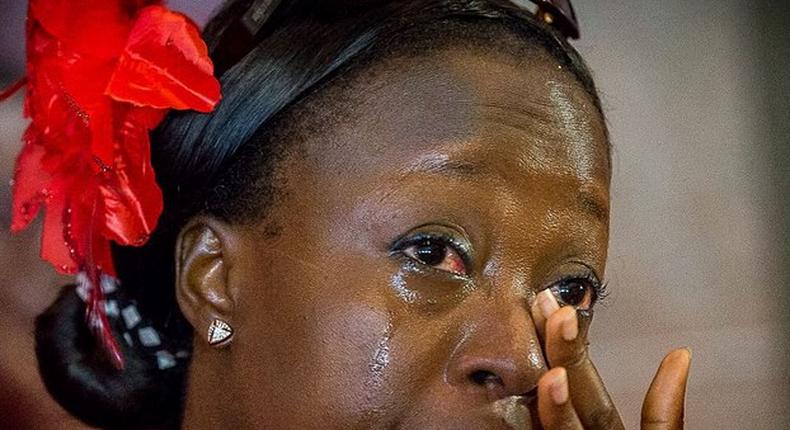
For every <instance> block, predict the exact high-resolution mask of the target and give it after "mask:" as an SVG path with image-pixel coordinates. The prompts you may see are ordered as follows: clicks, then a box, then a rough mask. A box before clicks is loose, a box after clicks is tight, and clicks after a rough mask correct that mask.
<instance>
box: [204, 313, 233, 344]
mask: <svg viewBox="0 0 790 430" xmlns="http://www.w3.org/2000/svg"><path fill="white" fill-rule="evenodd" d="M232 337H233V327H231V326H230V324H228V323H227V322H225V321H222V320H221V319H215V320H214V321H212V322H211V325H210V326H209V327H208V344H209V345H211V346H216V347H222V346H225V345H227V344H229V343H230V340H231V338H232Z"/></svg>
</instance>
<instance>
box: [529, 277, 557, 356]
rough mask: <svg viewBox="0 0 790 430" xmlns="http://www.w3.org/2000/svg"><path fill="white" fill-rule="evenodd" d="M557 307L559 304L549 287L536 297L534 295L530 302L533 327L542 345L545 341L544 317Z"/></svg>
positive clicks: (552, 312)
mask: <svg viewBox="0 0 790 430" xmlns="http://www.w3.org/2000/svg"><path fill="white" fill-rule="evenodd" d="M559 309H560V304H559V303H557V299H556V298H555V297H554V294H552V293H551V291H549V289H545V290H543V291H541V292H540V293H538V295H537V297H535V302H534V303H532V307H531V309H530V313H531V314H532V321H533V322H534V323H535V328H536V329H537V331H538V338H539V339H540V342H541V343H542V344H544V346H545V342H546V319H548V318H549V317H550V316H551V315H553V314H554V312H556V311H558V310H559Z"/></svg>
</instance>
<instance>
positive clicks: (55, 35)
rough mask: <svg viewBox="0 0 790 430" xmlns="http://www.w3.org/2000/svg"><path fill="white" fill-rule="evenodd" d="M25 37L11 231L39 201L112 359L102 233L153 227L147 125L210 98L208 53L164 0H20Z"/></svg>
mask: <svg viewBox="0 0 790 430" xmlns="http://www.w3.org/2000/svg"><path fill="white" fill-rule="evenodd" d="M530 1H531V2H532V3H534V4H536V5H537V10H536V11H535V14H536V16H537V17H538V18H539V19H540V20H542V21H543V22H545V23H547V24H548V25H551V26H553V27H555V28H556V29H557V30H559V31H560V32H561V33H562V34H563V35H564V36H565V37H566V38H573V39H577V38H578V37H579V27H578V23H577V20H576V15H575V13H574V11H573V8H572V6H571V4H570V2H569V1H568V0H546V1H544V0H530ZM279 3H280V1H279V0H254V1H251V2H250V7H249V9H248V11H247V12H246V13H245V14H244V15H243V16H242V17H241V19H240V21H239V22H238V23H236V24H234V25H232V26H231V28H229V30H228V31H226V32H225V34H224V35H223V40H222V41H221V43H223V44H224V45H229V49H228V52H232V53H233V55H232V56H235V57H238V58H230V59H224V61H222V62H223V63H228V64H232V63H233V62H234V60H238V59H239V58H240V57H243V56H244V54H245V51H246V48H249V46H246V45H249V44H252V42H253V41H254V39H255V36H256V34H257V33H258V32H259V31H260V29H261V28H262V26H263V24H264V23H265V21H266V20H267V19H268V18H269V16H271V14H272V13H273V10H274V9H275V8H276V7H277V5H278V4H279ZM522 3H523V2H522ZM26 37H27V71H26V76H25V77H24V78H23V79H22V80H20V81H19V82H17V83H16V84H13V85H12V86H10V87H9V88H8V89H6V90H5V91H0V100H3V99H5V98H8V97H9V96H10V95H12V94H13V93H14V92H16V91H17V90H19V89H21V88H23V87H24V88H25V89H26V93H25V116H26V117H28V118H30V125H29V126H28V128H27V130H26V131H25V134H24V137H23V140H24V146H23V148H22V151H21V153H20V154H19V156H18V158H17V161H16V168H15V171H14V179H13V181H12V184H13V205H12V222H11V230H12V231H13V232H19V231H21V230H24V229H25V228H27V226H28V225H29V224H30V223H31V221H32V220H33V219H34V218H35V216H36V215H37V214H38V212H39V211H40V210H41V209H42V207H43V208H44V225H43V233H42V237H41V257H42V258H43V259H44V260H46V261H47V262H49V263H50V264H52V265H53V266H54V267H55V269H56V270H57V271H58V272H60V273H63V274H71V275H78V276H77V279H78V282H79V284H80V285H79V288H78V291H79V292H80V294H81V296H83V297H84V299H85V302H86V307H85V318H86V322H87V324H88V326H89V327H90V328H91V329H92V331H93V333H94V335H95V336H96V338H97V339H98V340H99V342H100V343H101V345H102V346H103V347H104V350H105V351H106V352H107V353H108V355H109V358H110V360H111V361H112V363H113V364H114V366H115V367H116V368H118V369H122V368H123V366H124V359H123V355H122V354H121V350H120V348H119V345H118V341H117V340H116V338H115V336H114V335H113V333H112V328H111V326H110V323H109V321H108V318H107V303H106V302H105V297H104V295H105V292H111V291H114V290H115V289H116V287H117V285H118V280H117V279H116V277H115V269H114V267H113V261H112V256H111V250H110V243H111V242H115V243H117V244H119V245H123V246H142V245H143V244H145V243H146V242H147V240H148V238H149V237H150V235H151V233H152V232H153V230H154V228H155V227H156V223H157V220H158V218H159V215H160V214H161V212H162V209H163V202H162V192H161V190H160V189H159V186H158V185H157V183H156V178H155V175H154V170H153V167H152V165H151V151H150V140H149V132H150V131H151V130H152V129H154V128H155V127H156V126H157V125H158V124H159V123H160V122H161V121H162V120H163V119H164V117H165V115H166V113H167V112H168V110H170V109H179V110H195V111H199V112H204V113H208V112H211V111H212V110H213V109H214V107H215V106H216V105H217V103H219V100H220V97H221V96H220V85H219V82H218V81H217V79H216V78H215V77H214V64H213V63H212V60H211V59H210V58H209V56H208V49H207V47H206V44H205V43H204V41H203V40H202V39H201V36H200V30H199V29H198V27H197V25H195V23H193V22H192V21H191V20H190V19H189V18H188V17H186V16H184V15H183V14H180V13H177V12H173V11H171V10H170V9H168V8H167V7H165V6H164V0H30V2H29V9H28V18H27V29H26ZM225 39H228V40H229V41H226V40H225ZM245 41H246V42H249V43H245ZM226 42H227V43H226ZM220 67H221V68H222V69H226V68H227V65H223V66H220Z"/></svg>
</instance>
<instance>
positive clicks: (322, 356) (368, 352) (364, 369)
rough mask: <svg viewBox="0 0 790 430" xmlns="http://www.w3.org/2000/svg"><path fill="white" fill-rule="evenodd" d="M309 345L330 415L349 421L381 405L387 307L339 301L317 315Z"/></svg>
mask: <svg viewBox="0 0 790 430" xmlns="http://www.w3.org/2000/svg"><path fill="white" fill-rule="evenodd" d="M316 318H317V319H318V321H316V323H317V324H316V326H315V327H316V330H315V332H314V336H315V337H314V341H313V345H314V348H315V351H316V355H317V357H316V362H315V365H316V366H317V371H318V373H319V374H320V375H321V377H320V378H318V379H317V380H316V381H314V382H315V387H316V389H317V390H318V392H320V393H331V395H330V396H328V397H325V398H324V400H325V402H324V406H325V407H326V408H327V409H328V410H329V411H331V413H330V414H331V415H333V416H346V417H347V418H348V419H349V421H351V422H360V421H364V420H366V419H370V418H372V417H371V416H370V415H371V414H375V413H376V412H377V411H378V412H380V411H381V410H382V409H384V406H385V404H386V403H387V399H385V398H384V394H383V389H384V388H386V385H387V384H388V380H389V379H390V378H389V376H390V375H389V367H390V363H391V360H392V356H391V354H392V350H391V348H392V345H391V340H392V331H393V328H392V321H391V318H390V316H389V315H388V313H387V312H385V311H382V310H381V309H376V308H373V307H371V306H370V305H368V304H358V303H351V304H349V303H340V304H338V306H337V307H335V308H334V309H331V308H330V309H325V310H324V311H322V312H321V315H317V316H316Z"/></svg>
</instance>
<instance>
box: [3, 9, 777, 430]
mask: <svg viewBox="0 0 790 430" xmlns="http://www.w3.org/2000/svg"><path fill="white" fill-rule="evenodd" d="M218 3H219V2H218V1H216V0H209V1H198V0H193V1H190V0H178V1H176V0H172V1H170V2H169V5H170V7H172V8H173V9H176V10H180V11H183V12H186V13H187V14H189V15H190V16H192V17H193V18H194V19H196V20H197V21H199V22H205V20H206V19H207V18H208V16H210V13H211V11H212V10H213V9H214V7H215V6H216V5H217V4H218ZM574 6H575V7H576V10H577V13H578V15H579V18H580V21H581V25H582V32H583V34H582V40H581V41H579V42H577V43H576V46H577V47H578V48H579V50H580V51H581V52H582V54H583V55H584V56H585V58H586V59H587V61H588V62H589V63H590V65H591V66H592V68H593V70H594V71H595V75H596V78H597V82H598V85H599V87H600V89H601V93H602V98H603V100H604V105H605V108H606V110H607V112H608V120H609V124H610V128H611V134H612V141H613V145H614V148H615V149H614V183H613V189H612V197H613V218H612V242H611V249H610V260H609V267H608V271H607V277H608V279H609V283H610V289H611V292H612V294H611V297H610V298H609V300H608V301H607V302H606V303H605V304H604V305H603V306H602V307H601V308H599V309H600V310H599V311H598V312H597V314H596V322H595V324H594V328H593V334H592V354H593V357H594V358H596V360H597V363H598V365H599V368H600V370H601V373H602V374H603V376H604V379H605V381H606V382H607V385H608V386H609V388H610V390H611V392H612V394H613V396H614V398H615V401H616V402H617V403H618V405H619V406H620V409H621V413H622V414H623V416H624V417H625V419H626V424H627V426H628V428H637V427H636V426H637V423H638V416H639V406H640V404H641V399H642V396H643V394H644V391H645V389H646V387H647V385H648V383H649V381H650V378H651V377H652V374H653V372H654V370H655V366H656V365H657V363H658V361H659V360H660V358H661V356H662V355H663V353H664V352H665V351H667V350H668V349H670V348H672V347H675V346H690V347H691V348H692V349H693V351H694V362H693V369H692V370H693V371H692V377H691V385H690V391H689V398H688V411H687V422H688V426H687V427H688V428H689V429H717V430H721V429H790V424H788V422H790V412H788V405H790V372H788V356H790V354H788V352H790V348H789V347H788V346H789V343H788V342H790V340H789V339H788V336H787V333H788V328H789V327H790V317H789V316H788V315H789V313H788V309H790V294H788V292H789V291H790V288H788V285H790V270H789V269H790V137H789V136H790V2H787V1H785V0H775V1H768V0H766V1H747V0H718V1H713V0H698V1H686V0H666V1H655V0H576V1H575V2H574ZM26 7H27V5H26V2H25V1H23V0H0V86H3V85H7V84H9V83H11V82H13V81H15V80H16V79H18V78H20V77H21V76H22V75H23V73H24V16H25V12H26ZM22 99H23V97H22V95H21V94H18V95H16V96H15V97H14V98H12V99H11V100H9V101H7V102H5V103H0V184H2V186H0V224H2V225H3V226H8V225H9V224H10V215H9V207H10V199H11V197H10V186H9V185H8V184H9V180H10V178H11V173H12V170H13V162H14V159H15V156H16V154H17V152H18V150H19V147H20V137H21V135H22V132H23V130H24V128H25V126H26V122H25V120H24V119H23V118H22V116H21V112H22ZM38 237H39V225H38V224H37V225H36V226H35V227H34V228H31V229H29V230H28V231H25V232H23V233H21V234H18V235H15V236H12V235H10V234H9V233H8V228H7V227H3V228H2V230H1V231H0V261H4V263H2V264H0V333H2V336H3V338H2V340H3V341H2V346H0V428H3V429H5V428H8V429H81V428H84V427H83V426H81V425H80V424H79V423H77V422H76V421H75V420H73V419H71V418H70V417H69V416H68V415H67V414H66V413H65V412H64V411H63V410H61V409H60V408H59V407H58V406H57V405H56V404H55V403H54V402H53V401H52V400H50V399H49V397H48V396H47V394H46V392H45V391H44V388H43V385H42V384H41V382H40V380H39V378H38V374H37V371H36V364H35V358H34V354H33V341H32V327H33V319H34V318H35V316H36V315H37V314H38V313H39V312H41V311H42V309H43V308H44V307H46V306H47V305H48V303H49V302H50V301H51V300H52V299H53V298H54V296H55V294H56V293H57V291H58V288H59V286H60V285H63V284H64V283H66V282H68V279H64V278H58V277H57V276H56V275H55V274H54V271H53V270H52V269H51V268H49V267H48V266H46V265H45V264H43V263H42V262H41V261H40V260H39V258H38V256H37V253H38V243H37V241H38Z"/></svg>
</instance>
